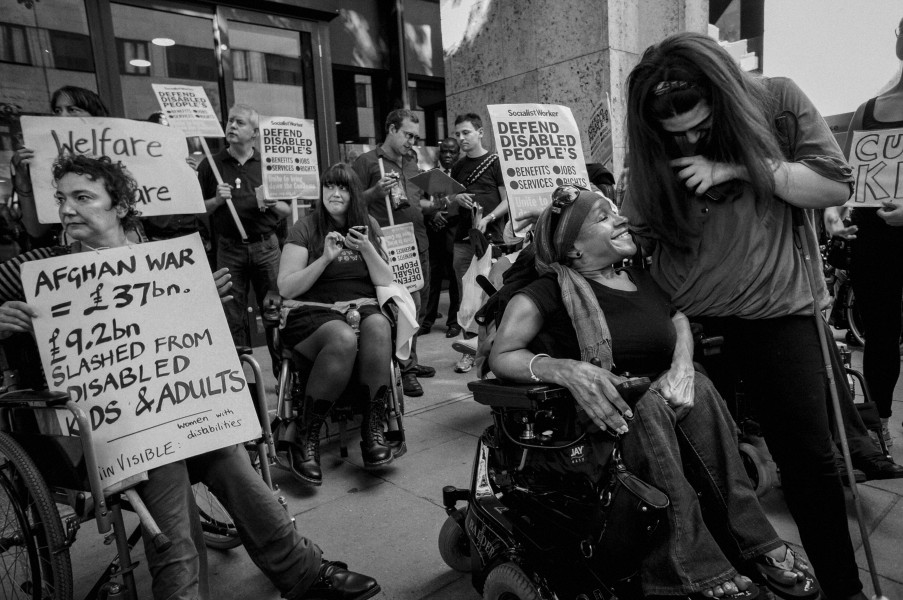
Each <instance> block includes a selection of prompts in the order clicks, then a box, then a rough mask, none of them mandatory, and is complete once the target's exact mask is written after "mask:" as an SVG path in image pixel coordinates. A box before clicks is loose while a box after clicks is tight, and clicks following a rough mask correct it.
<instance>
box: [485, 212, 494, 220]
mask: <svg viewBox="0 0 903 600" xmlns="http://www.w3.org/2000/svg"><path fill="white" fill-rule="evenodd" d="M486 217H487V218H488V219H489V220H490V221H495V213H489V214H488V215H486Z"/></svg>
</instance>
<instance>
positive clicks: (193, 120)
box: [151, 83, 224, 138]
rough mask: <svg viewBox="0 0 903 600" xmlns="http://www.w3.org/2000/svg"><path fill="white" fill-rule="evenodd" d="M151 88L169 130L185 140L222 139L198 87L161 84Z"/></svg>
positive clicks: (201, 88) (213, 116)
mask: <svg viewBox="0 0 903 600" xmlns="http://www.w3.org/2000/svg"><path fill="white" fill-rule="evenodd" d="M151 86H152V87H153V88H154V94H156V95H157V102H158V103H159V104H160V110H162V111H163V114H165V115H166V118H167V120H168V121H169V125H170V127H175V128H176V129H178V130H180V131H181V132H182V135H184V136H185V137H194V136H199V137H211V138H221V137H223V135H224V134H223V127H222V125H220V122H219V117H217V116H216V112H214V110H213V105H212V104H210V100H208V99H207V92H205V91H204V88H203V87H202V86H199V85H169V84H165V83H152V84H151Z"/></svg>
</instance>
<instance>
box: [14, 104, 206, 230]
mask: <svg viewBox="0 0 903 600" xmlns="http://www.w3.org/2000/svg"><path fill="white" fill-rule="evenodd" d="M22 135H23V136H24V138H25V146H26V147H27V148H31V149H32V150H34V158H33V159H32V163H31V181H32V185H33V186H34V196H35V204H36V206H37V211H38V220H39V221H40V222H41V223H59V222H60V217H59V211H58V207H57V203H56V199H55V197H54V195H55V194H56V188H55V187H54V185H53V171H52V168H53V161H55V160H56V159H57V158H58V157H59V156H60V154H64V153H67V154H86V155H88V156H95V157H96V156H108V157H110V159H111V160H113V161H114V162H121V163H122V164H123V165H125V167H126V169H128V171H129V173H131V175H132V177H134V178H135V181H137V182H138V206H137V208H138V210H139V211H141V215H142V216H145V217H153V216H157V215H173V214H185V213H202V212H204V211H205V209H204V197H203V195H202V194H201V185H200V184H199V183H198V177H197V173H195V172H194V170H193V169H192V168H191V167H190V166H188V163H186V162H185V156H186V155H187V153H188V149H187V147H186V145H185V137H184V136H183V135H182V134H181V133H180V132H179V131H178V130H174V129H171V128H169V127H162V126H160V125H157V124H156V123H148V122H146V121H132V120H131V119H113V118H110V117H65V118H60V117H28V116H26V117H22Z"/></svg>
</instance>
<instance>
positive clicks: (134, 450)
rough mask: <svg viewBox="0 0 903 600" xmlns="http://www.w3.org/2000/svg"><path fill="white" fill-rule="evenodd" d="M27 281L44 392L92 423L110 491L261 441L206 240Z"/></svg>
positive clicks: (128, 252) (26, 272) (35, 271)
mask: <svg viewBox="0 0 903 600" xmlns="http://www.w3.org/2000/svg"><path fill="white" fill-rule="evenodd" d="M22 283H23V286H24V288H25V294H26V298H27V301H28V303H29V304H31V305H32V306H33V307H34V308H35V309H36V310H37V312H38V315H39V316H38V317H37V318H36V319H34V328H35V337H36V339H37V341H38V346H39V348H40V351H41V363H42V364H43V367H44V372H45V373H46V374H47V383H48V386H49V387H50V389H51V390H53V391H61V392H67V393H68V394H69V398H70V399H71V400H73V401H75V402H76V403H77V404H78V405H79V406H81V407H82V409H83V410H84V411H85V412H86V413H88V415H89V417H90V420H91V428H92V434H93V439H94V443H95V450H96V451H97V460H98V468H99V470H100V479H101V481H102V482H103V483H104V486H106V487H109V486H110V485H113V484H115V483H117V482H119V481H121V480H123V479H125V478H127V477H130V476H132V475H135V474H137V473H141V472H144V471H147V470H148V469H152V468H154V467H159V466H161V465H164V464H167V463H170V462H174V461H177V460H182V459H184V458H188V457H190V456H195V455H198V454H202V453H204V452H209V451H210V450H215V449H217V448H222V447H225V446H229V445H232V444H237V443H240V442H244V441H246V440H249V439H252V438H254V437H255V436H257V435H259V433H260V425H259V422H258V420H257V414H256V411H255V409H254V405H253V403H252V401H251V398H250V395H249V391H248V384H247V382H246V381H245V377H244V372H243V371H242V368H241V365H240V363H239V360H238V355H237V354H236V353H235V346H234V344H233V343H232V336H231V334H230V333H229V327H228V325H227V324H226V317H225V314H224V313H223V311H222V309H221V308H220V299H219V295H218V294H217V291H216V286H215V284H214V282H213V276H212V275H211V273H210V267H209V265H208V263H207V258H206V255H205V254H204V246H203V244H202V242H201V238H200V236H199V235H198V234H193V235H191V236H186V237H181V238H176V239H173V240H166V241H162V242H152V243H147V244H141V245H136V246H132V247H124V248H113V249H108V250H102V251H99V252H81V253H78V254H70V255H66V256H59V257H54V258H49V259H46V260H41V261H34V262H29V263H25V264H24V265H23V266H22ZM59 421H60V422H59V426H60V428H61V429H62V432H63V434H64V435H77V434H78V427H77V425H76V423H75V419H74V417H72V416H71V415H70V414H69V413H61V414H60V416H59Z"/></svg>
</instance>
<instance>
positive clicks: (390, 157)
mask: <svg viewBox="0 0 903 600" xmlns="http://www.w3.org/2000/svg"><path fill="white" fill-rule="evenodd" d="M419 123H420V119H419V118H418V117H417V115H416V114H415V113H414V112H412V111H410V110H407V109H404V108H400V109H398V110H393V111H392V112H390V113H389V116H387V117H386V139H385V140H384V141H383V143H382V144H381V145H379V146H377V147H376V148H375V149H373V150H371V151H370V152H365V153H364V154H361V155H360V156H358V157H357V160H355V161H354V165H353V168H354V171H355V172H356V173H357V176H358V177H360V180H361V184H362V185H363V186H364V200H365V201H366V202H367V209H368V210H369V211H370V214H371V215H372V216H373V218H374V219H376V220H377V222H379V224H380V225H381V226H383V227H385V226H387V225H389V206H391V209H392V219H393V221H394V222H395V224H396V225H400V224H401V223H413V224H414V235H415V237H416V238H417V250H418V254H419V257H420V266H421V273H422V274H423V288H422V289H421V290H420V291H418V292H413V293H412V294H411V296H413V298H414V304H415V305H416V307H417V313H418V314H419V313H420V299H421V297H422V298H427V297H428V296H429V287H430V281H429V264H430V261H429V252H428V249H429V243H428V241H427V237H426V227H425V226H424V224H423V213H422V212H421V205H420V200H421V198H422V197H423V192H422V191H421V190H420V188H418V187H417V186H415V185H412V184H410V183H409V180H410V178H411V177H413V176H414V175H417V173H419V172H420V169H419V168H418V167H417V155H416V154H415V153H414V150H413V146H415V145H416V144H417V143H418V142H419V141H420V135H419V133H420V128H419V125H418V124H419ZM380 161H381V162H382V168H380ZM387 196H388V197H389V202H388V205H389V206H387V203H386V197H387ZM427 200H428V199H427ZM435 374H436V370H435V369H434V368H432V367H426V366H422V365H418V364H417V338H416V337H415V338H414V341H413V342H412V344H411V357H410V358H409V359H408V360H406V361H403V362H402V363H401V381H402V387H403V389H404V394H405V395H406V396H422V395H423V387H421V385H420V382H419V381H417V378H418V377H432V376H433V375H435Z"/></svg>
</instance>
